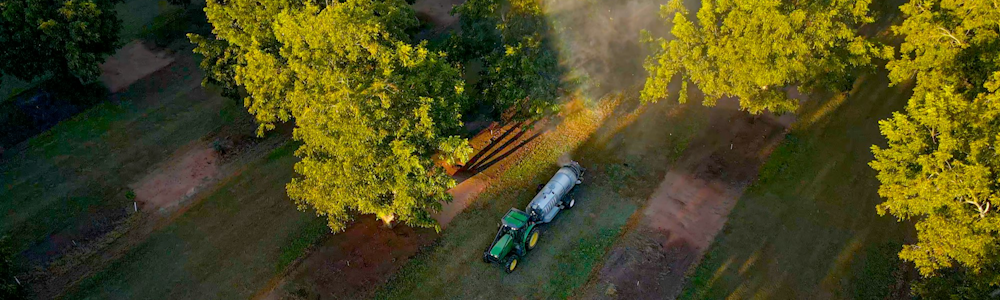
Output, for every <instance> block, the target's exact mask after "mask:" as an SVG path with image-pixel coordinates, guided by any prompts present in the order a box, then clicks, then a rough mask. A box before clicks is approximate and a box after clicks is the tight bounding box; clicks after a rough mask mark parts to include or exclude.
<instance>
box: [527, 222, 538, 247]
mask: <svg viewBox="0 0 1000 300" xmlns="http://www.w3.org/2000/svg"><path fill="white" fill-rule="evenodd" d="M537 244H538V228H532V229H531V232H528V247H526V248H528V251H531V250H532V249H535V245H537Z"/></svg>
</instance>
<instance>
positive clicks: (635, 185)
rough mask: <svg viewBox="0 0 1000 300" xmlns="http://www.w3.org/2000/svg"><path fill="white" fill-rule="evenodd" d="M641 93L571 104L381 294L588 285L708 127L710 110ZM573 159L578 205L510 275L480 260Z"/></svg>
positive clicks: (474, 293) (495, 295)
mask: <svg viewBox="0 0 1000 300" xmlns="http://www.w3.org/2000/svg"><path fill="white" fill-rule="evenodd" d="M635 102H636V101H634V99H632V101H622V100H621V99H618V100H612V101H603V102H601V103H600V104H598V105H597V107H595V108H590V109H573V108H572V107H574V105H572V104H571V105H569V107H570V109H568V111H572V112H570V113H568V114H566V118H565V120H563V122H562V123H561V124H560V125H559V126H558V127H556V128H553V129H551V130H550V131H549V132H547V133H545V134H543V135H542V136H541V137H539V138H538V139H536V140H535V141H534V142H532V143H531V144H529V145H528V146H527V147H525V148H524V149H522V150H521V151H519V152H518V153H517V154H516V155H513V156H511V157H509V158H508V161H506V162H504V164H505V165H508V166H509V168H507V169H505V170H504V171H503V172H502V173H501V174H498V175H496V176H497V177H496V178H495V179H492V180H491V182H490V186H489V187H487V189H486V190H485V191H483V193H482V194H480V195H479V197H478V198H477V199H476V200H475V202H474V203H473V204H472V205H471V206H470V207H469V208H467V209H466V210H465V211H464V212H463V213H461V214H460V215H459V216H458V217H456V218H455V220H454V221H452V222H451V223H450V224H449V227H448V228H447V229H446V230H444V231H443V233H442V236H441V238H440V239H439V241H438V243H437V244H436V245H435V246H433V247H432V248H430V249H426V250H425V251H424V252H422V253H421V254H418V255H417V257H415V258H414V259H412V260H411V261H410V262H408V264H407V265H406V266H405V267H404V268H403V269H402V270H401V271H400V272H398V273H397V274H396V276H395V277H394V278H392V279H391V280H390V282H389V283H388V284H387V285H386V286H384V287H383V288H382V289H381V290H379V291H378V292H377V293H376V298H380V299H512V298H515V299H517V298H566V297H568V296H571V295H572V294H573V292H574V291H575V290H576V289H577V288H579V287H580V286H582V285H583V284H584V283H586V280H587V278H588V276H589V275H590V273H591V271H592V270H593V269H594V268H595V267H596V266H597V265H598V263H599V262H600V261H601V259H602V258H603V256H604V254H605V253H606V252H607V251H608V249H609V248H610V246H611V244H612V243H614V240H615V239H616V237H617V236H618V235H619V233H620V232H621V231H622V229H623V227H624V226H625V224H626V222H627V221H628V219H629V217H630V216H631V215H632V214H633V213H634V212H635V211H636V210H637V209H638V207H639V206H641V204H642V203H643V201H645V199H646V196H648V194H649V193H651V192H652V190H653V188H654V187H655V185H656V183H657V182H658V181H659V180H661V179H662V176H663V174H664V173H665V172H666V170H667V169H668V168H669V165H670V162H672V161H673V160H674V159H676V157H677V156H678V155H679V154H680V152H681V151H683V149H684V148H685V147H686V145H687V142H688V141H689V140H690V138H691V136H693V135H695V134H697V133H700V132H701V128H702V127H704V126H705V125H706V124H705V123H704V120H705V118H704V114H705V109H703V108H701V107H700V106H696V105H676V104H671V102H668V101H664V102H661V103H657V104H655V105H652V106H650V107H642V108H639V109H637V110H636V106H635ZM622 103H625V104H624V105H622ZM564 155H568V156H571V157H572V158H573V159H576V160H578V161H580V162H581V163H582V164H583V165H584V167H586V168H588V170H587V174H586V176H585V179H584V182H585V183H584V184H583V185H581V186H580V187H579V188H578V190H577V191H576V192H575V198H576V199H577V205H576V207H575V208H573V209H572V210H568V211H564V212H562V213H560V215H559V216H558V217H557V218H556V220H554V221H553V222H552V223H550V224H547V225H543V227H542V228H543V229H542V230H543V231H542V235H541V240H540V241H539V246H538V248H536V249H535V250H534V251H532V252H531V253H529V254H528V255H527V256H526V257H524V258H523V259H522V261H521V262H520V263H519V264H518V267H517V270H515V271H514V272H513V273H511V274H506V273H504V271H503V270H501V269H500V268H498V267H496V266H495V265H490V264H485V263H483V262H482V255H483V250H485V248H486V247H487V246H488V244H489V243H490V241H491V239H492V238H493V236H494V234H496V231H497V224H498V222H499V220H500V217H501V216H503V214H504V213H505V212H506V211H507V210H508V209H510V208H511V207H516V208H519V209H523V207H524V206H525V205H527V203H528V202H530V201H531V198H532V197H533V195H534V191H535V187H536V186H537V184H540V183H544V182H546V181H547V180H548V179H549V178H550V177H551V176H552V174H553V173H554V172H555V171H556V170H557V169H558V165H557V164H556V163H557V161H558V160H559V158H560V157H561V156H564Z"/></svg>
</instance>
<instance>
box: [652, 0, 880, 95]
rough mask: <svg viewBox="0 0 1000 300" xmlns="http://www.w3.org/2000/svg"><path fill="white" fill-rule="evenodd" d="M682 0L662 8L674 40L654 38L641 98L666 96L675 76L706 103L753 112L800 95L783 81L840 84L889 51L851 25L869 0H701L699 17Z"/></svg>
mask: <svg viewBox="0 0 1000 300" xmlns="http://www.w3.org/2000/svg"><path fill="white" fill-rule="evenodd" d="M681 2H682V1H680V0H673V1H671V2H670V4H668V5H665V6H663V7H661V12H660V13H661V15H662V16H663V17H664V18H665V19H666V20H667V21H668V22H669V23H670V24H672V26H673V28H672V29H671V33H672V35H673V37H674V39H671V40H668V39H665V38H660V39H657V40H655V45H656V48H658V49H657V52H656V53H655V54H654V55H652V56H650V57H649V58H647V59H646V64H645V67H646V70H648V71H649V73H650V75H649V78H648V79H647V80H646V85H645V88H644V89H643V91H642V98H643V99H644V100H646V101H657V100H659V99H663V98H666V97H667V95H668V88H667V86H668V85H669V84H670V82H671V81H672V80H674V77H675V76H679V77H680V79H681V80H682V82H684V83H687V82H691V83H694V84H695V85H696V86H697V87H698V89H700V90H701V91H702V92H703V93H704V94H705V101H704V104H705V105H709V106H711V105H714V104H715V102H716V101H717V100H718V99H720V98H724V97H737V98H739V100H740V106H741V107H742V108H743V109H745V110H748V111H750V112H751V113H761V112H763V111H765V110H770V111H773V112H778V113H781V112H791V111H794V110H795V109H796V108H797V107H798V101H797V100H795V99H790V98H789V97H788V96H787V94H786V91H785V88H787V87H790V86H799V87H800V88H804V89H806V90H812V89H817V88H824V89H828V90H834V91H839V90H843V89H844V88H847V87H849V86H850V84H851V82H852V81H853V80H852V79H851V74H852V73H853V71H854V70H855V69H856V68H859V67H868V66H870V64H871V60H872V59H873V58H876V57H886V58H887V57H888V56H890V55H891V49H890V48H888V47H885V48H882V47H879V46H878V45H876V44H874V43H872V42H870V41H867V40H866V39H865V38H863V37H861V36H858V35H857V33H856V32H855V31H856V28H857V27H858V26H860V25H861V24H867V23H871V22H872V21H873V18H872V17H871V16H870V15H869V14H868V5H869V3H870V2H871V1H870V0H863V1H794V2H791V1H778V0H769V1H744V0H703V1H701V3H702V6H701V9H700V10H699V11H698V13H697V22H692V21H691V20H689V15H690V13H689V12H688V11H687V10H686V9H684V6H683V4H682V3H681ZM647 35H648V34H647ZM646 40H647V41H648V42H654V41H653V39H652V38H649V37H647V38H646ZM685 88H686V85H685ZM682 99H683V98H682Z"/></svg>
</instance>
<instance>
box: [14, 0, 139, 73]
mask: <svg viewBox="0 0 1000 300" xmlns="http://www.w3.org/2000/svg"><path fill="white" fill-rule="evenodd" d="M116 2H117V0H69V1H57V0H41V1H27V0H2V1H0V73H2V74H9V75H13V76H14V77H17V78H19V79H21V80H24V81H32V80H34V79H36V78H39V77H42V76H45V75H49V74H51V75H55V76H57V77H62V76H72V77H76V78H77V79H79V80H81V81H83V82H90V81H94V80H96V79H97V77H98V76H99V75H100V73H101V70H100V69H99V68H98V64H100V63H101V62H103V61H104V58H105V57H107V56H108V55H110V54H112V53H114V51H115V50H116V49H117V48H118V46H119V41H118V31H119V30H120V29H121V21H120V20H119V19H118V17H116V16H115V13H114V3H116Z"/></svg>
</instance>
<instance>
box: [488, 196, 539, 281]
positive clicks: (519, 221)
mask: <svg viewBox="0 0 1000 300" xmlns="http://www.w3.org/2000/svg"><path fill="white" fill-rule="evenodd" d="M501 220H502V222H501V224H500V231H498V232H497V236H496V237H495V238H493V243H492V244H491V245H490V247H489V248H487V249H486V252H484V253H483V262H487V263H490V262H494V263H499V264H500V266H501V267H503V269H504V270H505V271H507V273H510V272H514V269H515V268H517V263H518V262H519V259H520V258H521V257H523V256H524V255H525V254H527V252H528V251H531V250H532V249H535V246H536V245H538V228H536V227H537V226H538V224H537V223H535V222H534V221H533V220H531V216H529V215H528V214H527V213H525V212H524V211H521V210H519V209H516V208H511V209H510V210H509V211H507V214H506V215H504V216H503V219H501Z"/></svg>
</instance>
